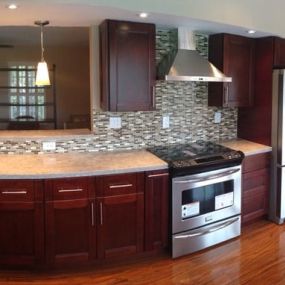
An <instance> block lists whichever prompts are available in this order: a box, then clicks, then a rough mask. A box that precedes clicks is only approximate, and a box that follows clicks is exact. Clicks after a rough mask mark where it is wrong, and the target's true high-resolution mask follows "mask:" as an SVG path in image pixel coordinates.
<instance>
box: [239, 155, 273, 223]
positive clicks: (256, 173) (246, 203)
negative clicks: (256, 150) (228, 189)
mask: <svg viewBox="0 0 285 285" xmlns="http://www.w3.org/2000/svg"><path fill="white" fill-rule="evenodd" d="M269 179H270V153H261V154H256V155H251V156H246V157H245V159H244V161H243V164H242V223H243V224H245V223H248V222H251V221H253V220H255V219H257V218H262V217H264V216H266V215H267V212H268V201H269V187H270V181H269Z"/></svg>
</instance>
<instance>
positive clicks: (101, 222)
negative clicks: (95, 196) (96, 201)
mask: <svg viewBox="0 0 285 285" xmlns="http://www.w3.org/2000/svg"><path fill="white" fill-rule="evenodd" d="M100 225H103V204H102V202H100Z"/></svg>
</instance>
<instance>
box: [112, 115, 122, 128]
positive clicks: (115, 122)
mask: <svg viewBox="0 0 285 285" xmlns="http://www.w3.org/2000/svg"><path fill="white" fill-rule="evenodd" d="M121 127H122V119H121V117H110V121H109V128H110V129H120V128H121Z"/></svg>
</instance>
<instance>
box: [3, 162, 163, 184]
mask: <svg viewBox="0 0 285 285" xmlns="http://www.w3.org/2000/svg"><path fill="white" fill-rule="evenodd" d="M166 169H168V166H167V165H166V166H151V167H139V168H126V169H119V170H96V171H86V172H85V171H83V172H73V173H72V172H66V173H64V172H61V173H51V174H47V173H43V174H7V175H5V174H4V175H3V174H0V179H3V180H5V179H11V180H12V179H23V180H25V179H35V180H37V179H38V180H40V179H58V178H73V177H74V178H79V177H91V176H94V177H95V176H101V175H102V176H103V175H115V174H124V173H135V172H145V171H156V170H166Z"/></svg>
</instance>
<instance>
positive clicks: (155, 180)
mask: <svg viewBox="0 0 285 285" xmlns="http://www.w3.org/2000/svg"><path fill="white" fill-rule="evenodd" d="M168 192H169V175H168V171H167V170H166V171H165V170H164V171H149V172H147V173H146V176H145V249H146V250H147V251H151V250H157V249H162V248H165V247H167V245H168V236H169V216H168V206H169V205H168V204H169V193H168Z"/></svg>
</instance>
